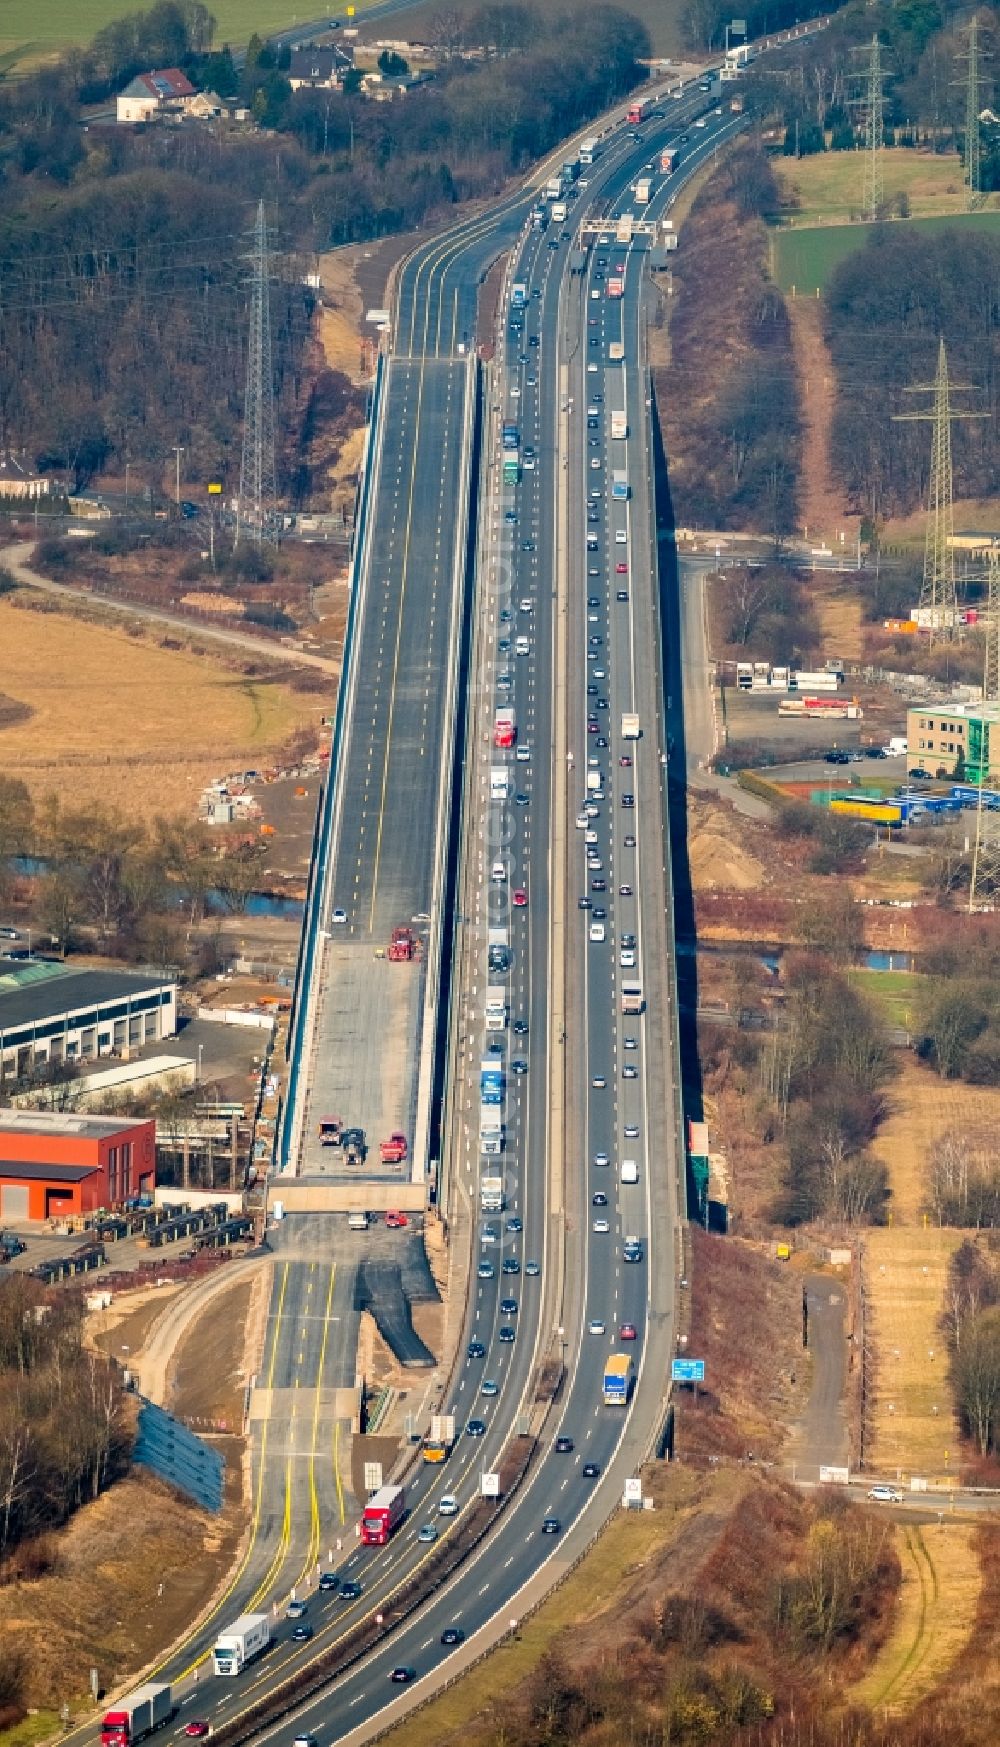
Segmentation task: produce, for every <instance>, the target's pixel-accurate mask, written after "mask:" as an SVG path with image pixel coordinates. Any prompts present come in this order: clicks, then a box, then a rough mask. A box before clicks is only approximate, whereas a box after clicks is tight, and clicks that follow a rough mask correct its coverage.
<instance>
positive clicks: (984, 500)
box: [882, 497, 1000, 549]
mask: <svg viewBox="0 0 1000 1747" xmlns="http://www.w3.org/2000/svg"><path fill="white" fill-rule="evenodd" d="M998 519H1000V498H995V497H960V498H959V497H957V498H956V499H955V531H956V533H959V532H965V533H967V534H990V533H993V532H994V531H995V529H996V526H997V522H998ZM926 526H927V511H926V510H925V509H919V510H914V512H913V514H912V515H911V516H898V517H895V518H893V519H891V520H889V521H887V522H886V524H885V527H884V528H883V530H882V538H883V541H884V542H885V544H886V545H887V546H893V545H900V546H914V547H916V548H918V549H922V548H923V544H924V532H925V529H926Z"/></svg>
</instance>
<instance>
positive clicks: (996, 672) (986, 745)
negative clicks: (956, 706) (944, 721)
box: [968, 546, 1000, 910]
mask: <svg viewBox="0 0 1000 1747" xmlns="http://www.w3.org/2000/svg"><path fill="white" fill-rule="evenodd" d="M986 574H987V599H986V651H985V658H984V661H983V706H982V718H981V722H980V724H979V727H978V730H977V731H976V733H975V736H974V733H973V731H974V730H975V729H976V723H975V721H974V720H971V719H970V721H969V735H968V753H969V762H970V763H971V762H972V759H973V757H975V758H976V761H977V767H978V782H979V795H978V802H977V806H976V846H975V849H974V850H973V852H972V876H971V878H970V880H969V909H970V910H974V909H975V908H976V902H977V899H978V900H987V901H988V902H989V904H990V906H991V907H992V904H993V902H994V900H995V898H996V893H997V890H998V888H1000V809H998V808H997V807H996V806H994V805H992V804H991V805H989V806H987V805H986V804H985V801H986V795H985V793H984V791H985V789H986V784H987V783H988V781H989V778H990V766H991V763H992V757H991V754H992V750H993V749H992V747H991V746H990V729H991V728H993V729H995V730H996V731H997V733H998V734H1000V547H997V546H991V547H990V550H989V557H988V561H987V572H986ZM991 705H992V706H993V710H992V712H991V709H990V706H991ZM974 740H975V742H977V743H976V744H974ZM989 793H990V800H991V803H992V802H995V801H996V800H997V799H998V797H997V794H996V791H995V790H992V791H990V792H989Z"/></svg>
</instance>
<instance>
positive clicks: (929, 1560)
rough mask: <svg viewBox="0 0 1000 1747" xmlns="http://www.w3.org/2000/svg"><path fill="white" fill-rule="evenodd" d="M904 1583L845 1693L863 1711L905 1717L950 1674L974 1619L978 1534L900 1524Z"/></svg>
mask: <svg viewBox="0 0 1000 1747" xmlns="http://www.w3.org/2000/svg"><path fill="white" fill-rule="evenodd" d="M895 1538H896V1552H897V1554H898V1556H899V1563H900V1566H901V1568H902V1573H903V1581H902V1586H901V1589H900V1592H899V1600H898V1603H897V1606H896V1618H895V1620H894V1622H893V1628H892V1632H891V1633H890V1636H889V1638H888V1639H887V1641H886V1643H885V1644H884V1645H883V1647H882V1650H881V1652H880V1654H879V1655H878V1656H877V1657H876V1659H875V1662H874V1663H873V1665H872V1667H871V1668H870V1669H869V1670H868V1673H867V1674H866V1676H865V1678H864V1680H862V1681H860V1682H859V1683H858V1685H857V1686H854V1687H852V1688H851V1689H850V1691H849V1692H848V1693H847V1694H846V1697H847V1699H848V1702H849V1703H851V1704H860V1705H864V1706H865V1707H866V1708H867V1709H871V1710H876V1711H878V1710H881V1709H882V1708H883V1707H884V1706H890V1707H891V1708H892V1710H893V1711H894V1712H895V1711H899V1710H903V1711H908V1710H912V1708H913V1706H914V1705H915V1704H916V1703H917V1702H918V1700H919V1699H921V1698H923V1697H924V1696H925V1694H927V1693H928V1692H930V1691H931V1690H932V1688H933V1687H935V1686H936V1685H937V1684H938V1682H939V1681H941V1680H942V1679H943V1678H944V1676H945V1675H946V1674H947V1672H948V1669H949V1668H950V1667H951V1665H952V1663H953V1662H954V1661H955V1659H956V1657H957V1656H958V1654H959V1652H960V1651H961V1650H963V1649H964V1647H965V1645H966V1643H967V1642H968V1639H969V1636H970V1634H971V1632H972V1628H973V1626H974V1624H975V1620H976V1609H977V1605H978V1601H979V1591H980V1586H981V1581H982V1572H981V1567H980V1563H979V1558H978V1555H977V1552H976V1546H975V1531H974V1530H973V1529H972V1528H969V1527H968V1526H967V1525H965V1524H963V1523H942V1524H937V1523H923V1524H918V1523H912V1524H911V1523H906V1524H903V1523H899V1524H897V1525H896V1529H895Z"/></svg>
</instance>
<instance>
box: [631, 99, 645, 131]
mask: <svg viewBox="0 0 1000 1747" xmlns="http://www.w3.org/2000/svg"><path fill="white" fill-rule="evenodd" d="M645 119H646V105H645V103H644V102H643V101H642V99H641V98H640V99H639V101H638V102H636V103H630V104H629V106H628V117H627V120H628V124H629V127H638V126H639V123H640V122H641V121H645Z"/></svg>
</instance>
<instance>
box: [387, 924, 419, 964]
mask: <svg viewBox="0 0 1000 1747" xmlns="http://www.w3.org/2000/svg"><path fill="white" fill-rule="evenodd" d="M387 956H388V958H389V960H390V962H391V963H392V964H409V963H410V960H411V959H414V958H416V956H417V943H416V940H415V939H414V936H413V930H412V928H394V929H393V931H392V939H391V940H390V942H389V951H388V954H387Z"/></svg>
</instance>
